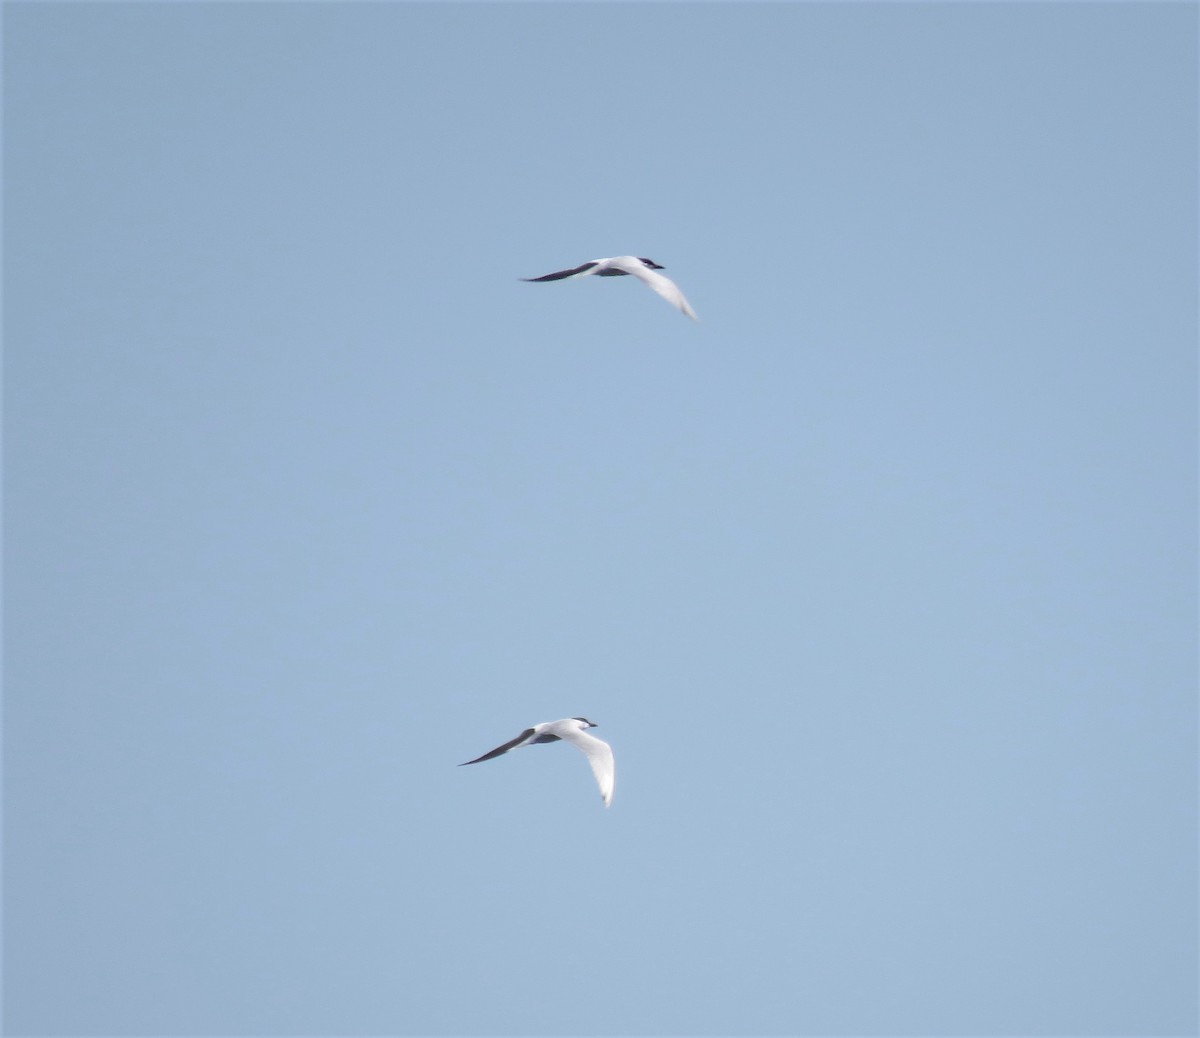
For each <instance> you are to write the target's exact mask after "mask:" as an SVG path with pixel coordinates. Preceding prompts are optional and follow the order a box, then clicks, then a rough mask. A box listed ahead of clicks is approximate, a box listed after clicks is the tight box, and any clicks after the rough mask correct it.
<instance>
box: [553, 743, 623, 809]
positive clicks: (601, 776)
mask: <svg viewBox="0 0 1200 1038" xmlns="http://www.w3.org/2000/svg"><path fill="white" fill-rule="evenodd" d="M562 738H563V739H565V740H566V741H567V742H569V743H570V744H571V745H572V746H574V747H575V748H576V749H577V750H580V751H581V752H582V753H583V755H584V756H585V757H587V759H588V763H589V764H590V765H591V766H592V774H593V775H594V776H595V777H596V785H597V786H599V787H600V798H601V799H602V800H603V801H604V806H605V807H608V806H609V804H611V803H612V797H613V781H614V778H615V772H616V765H615V763H614V761H613V751H612V747H611V746H609V745H608V743H606V742H605V741H604V740H603V739H597V738H596V737H595V736H594V735H588V734H587V732H564V733H563V734H562Z"/></svg>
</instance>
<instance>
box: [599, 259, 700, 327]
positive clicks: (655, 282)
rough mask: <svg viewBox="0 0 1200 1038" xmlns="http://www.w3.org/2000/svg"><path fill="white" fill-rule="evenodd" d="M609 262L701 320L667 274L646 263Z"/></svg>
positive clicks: (689, 314)
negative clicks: (653, 268) (651, 267)
mask: <svg viewBox="0 0 1200 1038" xmlns="http://www.w3.org/2000/svg"><path fill="white" fill-rule="evenodd" d="M609 262H610V265H611V266H613V267H617V268H618V269H620V270H623V271H625V273H627V274H632V275H633V276H634V277H635V278H637V279H638V280H639V281H640V282H642V284H644V285H648V286H649V287H650V288H652V289H654V291H655V292H657V293H658V294H659V295H660V296H662V297H663V299H665V300H666V301H667V302H668V303H670V304H671V305H672V306H674V307H677V308H678V309H680V310H682V311H683V312H684V313H685V314H687V315H688V317H690V318H691V319H692V320H693V321H698V320H700V318H698V317H697V316H696V311H694V310H693V309H692V308H691V306H690V305H689V304H688V301H687V300H686V299H684V297H683V293H682V292H680V291H679V286H678V285H677V284H675V282H674V281H672V280H671V279H670V278H669V277H667V276H666V275H665V274H660V273H659V272H658V271H657V270H651V269H650V268H649V267H647V266H646V265H645V264H644V263H623V262H621V261H620V260H610V261H609Z"/></svg>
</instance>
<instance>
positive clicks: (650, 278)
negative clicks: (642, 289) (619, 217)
mask: <svg viewBox="0 0 1200 1038" xmlns="http://www.w3.org/2000/svg"><path fill="white" fill-rule="evenodd" d="M662 269H663V267H662V265H661V264H659V263H655V262H654V260H651V259H646V258H645V257H639V256H613V257H611V258H610V259H597V260H590V261H589V262H587V263H581V264H580V265H579V266H578V267H571V269H570V270H556V271H555V272H554V273H553V274H543V275H542V276H541V277H540V278H521V280H522V281H562V280H563V279H564V278H582V277H587V276H588V275H590V274H595V275H596V276H597V277H602V278H617V277H622V276H624V275H625V274H632V275H633V276H634V277H635V278H637V279H638V280H639V281H640V282H641V283H642V284H643V285H648V286H649V287H650V288H652V289H654V291H655V292H657V293H658V294H659V295H660V296H662V297H663V299H665V300H666V301H667V302H668V303H670V304H671V305H672V306H675V307H678V308H679V309H680V310H682V311H683V312H684V313H685V314H687V315H688V317H690V318H691V319H692V320H693V321H698V320H700V318H698V317H697V316H696V312H695V311H694V310H693V309H692V308H691V306H689V305H688V301H687V300H686V299H684V298H683V293H682V292H680V291H679V286H678V285H676V284H675V282H674V281H672V280H671V279H670V278H669V277H667V276H666V275H665V274H660V273H659V271H660V270H662Z"/></svg>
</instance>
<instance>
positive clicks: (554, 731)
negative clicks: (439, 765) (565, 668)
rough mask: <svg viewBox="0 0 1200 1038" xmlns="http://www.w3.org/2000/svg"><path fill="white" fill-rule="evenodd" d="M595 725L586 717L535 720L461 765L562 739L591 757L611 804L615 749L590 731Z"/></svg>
mask: <svg viewBox="0 0 1200 1038" xmlns="http://www.w3.org/2000/svg"><path fill="white" fill-rule="evenodd" d="M595 727H596V726H595V725H594V724H592V722H591V721H589V720H588V719H587V718H586V717H567V718H564V719H563V720H561V721H543V722H542V723H541V724H535V725H534V726H533V727H532V728H526V729H525V731H523V732H522V733H521V734H520V735H518V736H517V737H516V738H515V739H511V740H509V741H508V742H506V743H505V744H504V745H503V746H497V747H496V748H495V749H494V750H488V752H487V753H485V754H484V755H483V756H482V757H476V758H475V759H474V760H467V761H463V762H462V764H460V765H459V767H460V768H462V767H465V766H466V765H468V764H478V763H479V762H480V761H484V760H491V759H492V758H493V757H499V756H500V755H501V754H503V753H507V752H508V751H509V750H515V749H519V748H520V747H522V746H536V745H537V744H538V743H543V742H558V741H559V740H560V739H562V740H564V741H566V742H569V743H570V744H571V745H572V746H574V747H575V748H576V749H577V750H579V751H580V752H581V753H582V754H583V755H584V756H585V757H587V759H588V763H589V764H590V765H591V766H592V774H593V775H595V776H596V785H597V786H599V787H600V797H601V799H603V801H604V806H605V807H608V805H609V804H611V803H612V795H613V751H612V747H611V746H609V745H608V743H606V742H605V741H604V740H603V739H597V738H596V737H595V736H594V735H588V734H587V729H589V728H595Z"/></svg>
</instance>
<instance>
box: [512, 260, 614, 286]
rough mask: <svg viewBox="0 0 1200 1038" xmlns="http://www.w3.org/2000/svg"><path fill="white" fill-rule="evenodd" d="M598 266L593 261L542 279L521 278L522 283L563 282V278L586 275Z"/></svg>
mask: <svg viewBox="0 0 1200 1038" xmlns="http://www.w3.org/2000/svg"><path fill="white" fill-rule="evenodd" d="M594 266H596V261H595V260H591V261H590V262H588V263H581V264H580V265H579V266H578V267H572V268H571V269H570V270H556V271H555V272H554V273H553V274H543V275H542V276H541V277H540V278H521V280H522V281H561V280H562V279H563V278H571V277H574V276H575V275H576V274H584V273H586V272H587V271H589V270H591V269H592V267H594Z"/></svg>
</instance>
